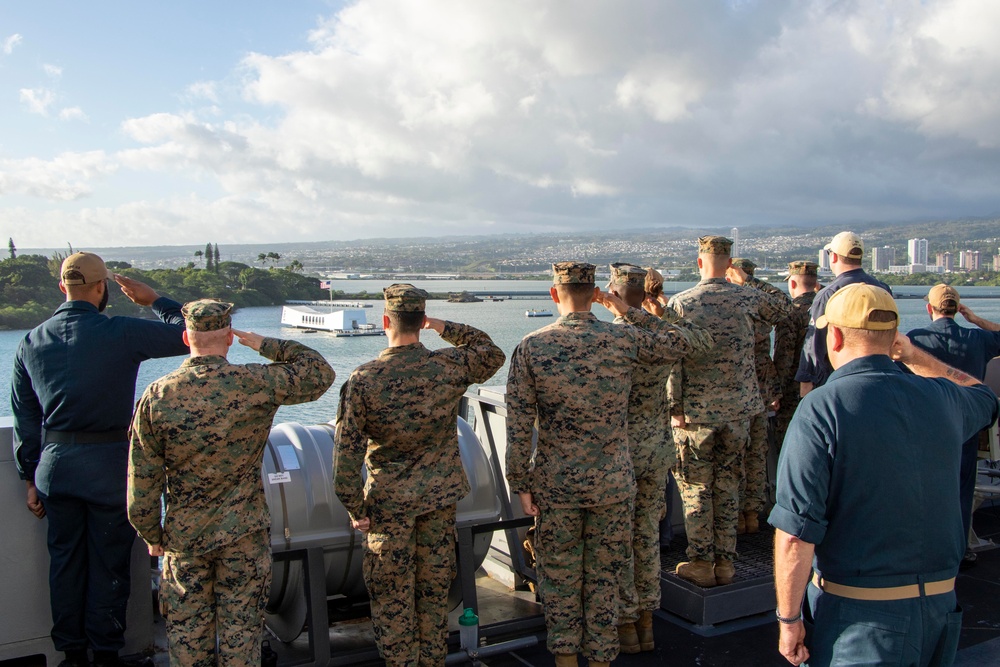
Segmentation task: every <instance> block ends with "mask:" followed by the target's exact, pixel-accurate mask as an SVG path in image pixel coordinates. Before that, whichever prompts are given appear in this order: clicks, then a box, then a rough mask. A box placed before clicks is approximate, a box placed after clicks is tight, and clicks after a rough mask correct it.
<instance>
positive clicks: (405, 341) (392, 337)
mask: <svg viewBox="0 0 1000 667" xmlns="http://www.w3.org/2000/svg"><path fill="white" fill-rule="evenodd" d="M385 337H386V341H387V342H388V343H389V345H388V347H403V346H404V345H413V344H414V343H419V342H420V332H419V331H418V332H416V333H412V334H401V333H396V332H395V331H393V330H392V329H386V330H385Z"/></svg>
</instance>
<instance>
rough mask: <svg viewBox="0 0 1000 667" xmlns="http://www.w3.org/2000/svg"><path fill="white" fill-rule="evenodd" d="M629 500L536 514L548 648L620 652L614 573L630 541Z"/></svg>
mask: <svg viewBox="0 0 1000 667" xmlns="http://www.w3.org/2000/svg"><path fill="white" fill-rule="evenodd" d="M631 516H632V507H631V501H629V502H623V503H613V504H610V505H601V506H599V507H574V508H547V507H544V505H543V506H541V514H540V515H539V516H538V518H537V519H535V530H536V531H537V532H536V536H535V549H536V553H537V556H538V576H539V580H538V590H539V594H540V596H541V598H542V605H543V607H544V609H545V627H546V630H547V631H548V640H547V645H548V649H549V651H550V652H552V653H583V654H584V657H585V658H587V659H588V660H590V661H597V662H610V661H612V660H614V659H615V658H616V657H617V656H618V628H617V626H618V576H619V574H620V572H621V569H622V566H623V565H624V563H625V557H626V554H627V552H628V545H629V541H630V536H631V535H630V533H631V530H630V525H629V519H630V517H631Z"/></svg>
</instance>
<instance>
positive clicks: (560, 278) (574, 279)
mask: <svg viewBox="0 0 1000 667" xmlns="http://www.w3.org/2000/svg"><path fill="white" fill-rule="evenodd" d="M596 269H597V267H596V266H594V265H593V264H587V263H586V262H558V263H556V264H553V265H552V284H553V285H574V284H583V285H586V284H590V285H593V284H594V271H595V270H596Z"/></svg>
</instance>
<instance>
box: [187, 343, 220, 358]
mask: <svg viewBox="0 0 1000 667" xmlns="http://www.w3.org/2000/svg"><path fill="white" fill-rule="evenodd" d="M228 353H229V346H228V345H227V346H225V347H213V346H208V347H192V348H191V358H192V359H193V358H194V357H223V358H225V356H226V355H227V354H228Z"/></svg>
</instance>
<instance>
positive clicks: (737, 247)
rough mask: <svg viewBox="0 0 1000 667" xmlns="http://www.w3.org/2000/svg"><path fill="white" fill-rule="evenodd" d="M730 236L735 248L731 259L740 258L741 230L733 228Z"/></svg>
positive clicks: (731, 253) (731, 251) (732, 250)
mask: <svg viewBox="0 0 1000 667" xmlns="http://www.w3.org/2000/svg"><path fill="white" fill-rule="evenodd" d="M729 235H730V236H732V237H733V247H732V249H731V250H730V255H729V256H730V257H740V256H741V255H740V229H739V227H733V228H732V229H730V230H729Z"/></svg>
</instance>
